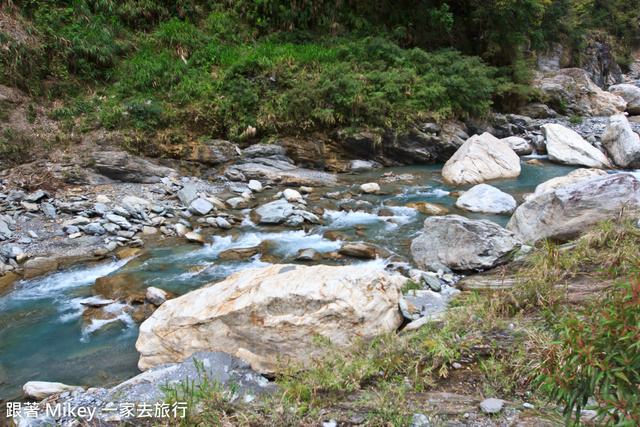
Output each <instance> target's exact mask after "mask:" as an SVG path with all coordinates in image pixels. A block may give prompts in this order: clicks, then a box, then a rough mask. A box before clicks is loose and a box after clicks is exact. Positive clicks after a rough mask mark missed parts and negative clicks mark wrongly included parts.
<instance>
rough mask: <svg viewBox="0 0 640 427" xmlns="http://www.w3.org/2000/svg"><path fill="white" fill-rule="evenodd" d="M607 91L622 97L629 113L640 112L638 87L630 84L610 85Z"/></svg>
mask: <svg viewBox="0 0 640 427" xmlns="http://www.w3.org/2000/svg"><path fill="white" fill-rule="evenodd" d="M609 92H611V93H613V94H614V95H617V96H619V97H621V98H623V99H624V100H625V101H626V102H627V109H626V110H627V112H628V113H629V114H640V87H638V86H636V85H632V84H620V85H615V86H611V87H610V88H609Z"/></svg>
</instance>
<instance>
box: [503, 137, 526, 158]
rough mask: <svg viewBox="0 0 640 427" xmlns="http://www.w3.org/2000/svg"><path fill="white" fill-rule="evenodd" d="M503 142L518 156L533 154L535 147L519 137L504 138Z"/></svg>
mask: <svg viewBox="0 0 640 427" xmlns="http://www.w3.org/2000/svg"><path fill="white" fill-rule="evenodd" d="M501 141H502V142H505V143H506V144H507V145H508V146H509V147H511V149H512V150H513V151H515V153H516V154H517V155H518V156H526V155H527V154H531V153H533V147H532V146H531V144H529V143H528V142H527V140H526V139H524V138H520V137H519V136H509V137H507V138H502V139H501Z"/></svg>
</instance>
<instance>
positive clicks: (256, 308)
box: [136, 265, 406, 372]
mask: <svg viewBox="0 0 640 427" xmlns="http://www.w3.org/2000/svg"><path fill="white" fill-rule="evenodd" d="M405 282H406V278H404V277H402V276H400V275H389V274H388V273H386V272H385V271H382V270H375V269H372V268H370V267H353V266H345V267H330V266H310V267H306V266H301V265H272V266H269V267H264V268H260V269H247V270H243V271H240V272H238V273H235V274H233V275H231V276H229V277H228V278H227V279H225V280H224V281H223V282H220V283H216V284H212V285H209V286H205V287H202V288H200V289H197V290H195V291H192V292H189V293H187V294H185V295H183V296H181V297H178V298H176V299H173V300H170V301H167V302H165V303H164V304H162V306H160V308H158V310H157V311H156V312H155V313H154V314H153V315H152V316H151V317H150V318H149V319H147V320H146V321H145V322H144V323H143V324H142V325H141V326H140V334H139V336H138V341H137V342H136V348H137V349H138V351H139V352H140V360H139V362H138V367H139V368H140V369H141V370H143V371H145V370H147V369H149V368H151V367H153V366H157V365H160V364H163V363H168V362H176V361H182V360H184V359H186V358H187V357H188V356H189V355H190V354H192V353H193V352H195V351H198V350H205V349H206V350H209V351H221V352H224V353H227V354H232V355H233V354H236V353H237V352H238V351H239V350H240V349H246V350H247V351H248V352H250V353H252V354H255V355H257V356H259V357H261V358H263V359H262V360H264V361H270V362H271V363H270V364H271V365H272V366H275V365H276V364H277V360H280V361H281V363H288V362H291V363H293V364H295V363H298V362H300V363H301V364H303V365H305V364H307V363H309V362H310V361H311V360H312V359H313V358H315V357H318V356H319V355H320V354H321V352H322V351H323V349H322V348H320V347H317V346H314V345H312V342H313V340H314V339H315V338H314V337H316V336H319V337H320V338H322V339H326V340H330V341H331V343H332V344H333V345H335V346H339V347H342V346H346V345H349V344H350V342H351V341H352V340H353V339H355V338H356V337H358V338H359V339H362V340H364V341H365V342H367V341H369V340H371V339H373V338H374V337H376V336H378V335H380V334H382V333H385V332H389V331H395V330H396V329H397V328H398V327H399V326H400V324H401V323H402V315H401V313H400V310H399V309H398V301H399V299H400V297H401V292H400V290H401V288H402V286H403V285H404V284H405ZM272 372H273V371H272Z"/></svg>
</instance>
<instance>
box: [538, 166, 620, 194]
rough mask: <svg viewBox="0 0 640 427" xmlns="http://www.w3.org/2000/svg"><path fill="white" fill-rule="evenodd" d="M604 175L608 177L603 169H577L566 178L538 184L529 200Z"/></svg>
mask: <svg viewBox="0 0 640 427" xmlns="http://www.w3.org/2000/svg"><path fill="white" fill-rule="evenodd" d="M603 175H608V174H607V173H606V172H605V171H603V170H602V169H585V168H582V169H576V170H574V171H573V172H570V173H568V174H567V175H565V176H558V177H555V178H551V179H550V180H548V181H545V182H543V183H542V184H538V186H537V187H536V191H535V192H534V193H533V194H532V195H531V196H529V197H528V198H527V200H529V199H530V198H532V197H537V196H539V195H541V194H544V193H547V192H549V191H552V190H555V189H556V188H560V187H562V186H563V185H567V184H573V183H576V182H580V181H586V180H588V179H592V178H595V177H597V176H603Z"/></svg>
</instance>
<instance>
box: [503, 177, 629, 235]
mask: <svg viewBox="0 0 640 427" xmlns="http://www.w3.org/2000/svg"><path fill="white" fill-rule="evenodd" d="M639 211H640V182H639V181H638V180H637V179H636V178H634V177H633V175H630V174H627V173H618V174H614V175H606V176H600V177H596V178H593V179H589V180H587V181H580V182H576V183H573V184H568V185H564V186H562V187H560V188H557V189H555V190H552V191H549V192H546V193H543V194H541V195H539V196H536V197H532V198H530V199H528V200H527V201H526V202H525V203H523V204H522V205H520V206H519V207H518V209H516V211H515V212H514V214H513V216H512V217H511V220H510V221H509V223H508V224H507V229H508V230H511V231H513V232H514V233H515V234H516V236H517V237H518V238H519V239H521V240H522V241H523V242H525V243H535V242H537V241H539V240H541V239H544V238H548V239H550V240H553V241H557V242H564V241H568V240H571V239H574V238H576V237H578V236H579V235H580V234H581V233H583V232H585V231H587V229H588V228H589V227H591V226H593V225H595V224H596V223H597V222H598V221H601V220H605V219H616V218H618V217H620V215H621V214H627V215H637V214H638V212H639Z"/></svg>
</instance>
